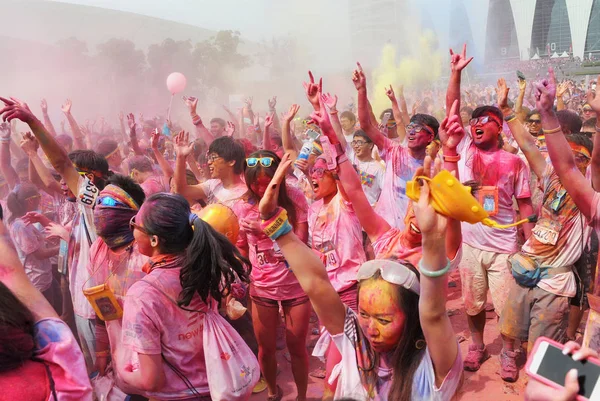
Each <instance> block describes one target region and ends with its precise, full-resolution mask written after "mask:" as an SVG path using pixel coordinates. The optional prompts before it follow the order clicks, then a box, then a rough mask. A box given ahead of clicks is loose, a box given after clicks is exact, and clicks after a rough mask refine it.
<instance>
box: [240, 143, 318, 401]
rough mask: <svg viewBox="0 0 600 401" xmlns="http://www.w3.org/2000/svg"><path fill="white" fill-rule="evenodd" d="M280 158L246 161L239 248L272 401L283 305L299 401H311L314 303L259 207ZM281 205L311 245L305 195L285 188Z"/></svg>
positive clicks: (263, 154) (265, 154) (266, 155)
mask: <svg viewBox="0 0 600 401" xmlns="http://www.w3.org/2000/svg"><path fill="white" fill-rule="evenodd" d="M279 162H280V159H279V157H278V156H277V155H276V154H275V153H273V152H271V151H268V150H259V151H257V152H254V153H252V154H251V155H250V156H249V157H248V158H247V159H246V172H245V182H246V185H247V186H248V193H247V194H246V196H245V197H244V199H243V200H240V201H238V202H237V203H236V204H235V205H234V207H233V211H234V212H235V214H236V215H237V216H238V218H239V219H240V233H239V237H238V241H237V247H238V248H239V249H240V251H241V253H242V255H244V256H247V257H249V259H250V262H251V263H252V272H251V275H250V278H251V285H250V299H251V301H252V307H251V310H252V321H253V326H254V332H255V334H256V339H257V340H258V360H259V363H260V366H261V371H262V373H263V376H264V378H265V379H266V382H267V385H268V390H269V392H268V400H269V401H271V400H275V401H278V400H280V399H281V395H282V391H281V388H280V387H279V386H278V385H277V359H276V355H275V354H276V338H277V335H276V334H277V330H276V328H277V325H278V321H279V319H280V317H279V304H281V309H282V310H283V315H284V322H285V330H286V333H287V334H286V336H285V340H286V343H287V347H288V350H289V352H290V357H291V363H292V372H293V375H294V381H295V383H296V387H297V390H298V398H297V399H298V400H299V401H304V400H306V390H307V385H308V353H307V351H306V336H307V334H308V324H309V319H310V313H311V306H310V303H309V302H308V297H307V296H306V294H304V291H302V287H300V284H298V280H296V278H295V277H294V273H293V271H292V270H290V268H289V266H288V264H287V262H286V261H285V258H284V257H283V255H282V254H281V252H280V251H279V249H278V248H277V246H276V245H275V243H274V242H273V241H271V240H270V239H269V237H267V236H266V235H265V234H264V233H263V232H262V230H261V229H260V216H259V213H258V202H259V201H260V199H261V197H262V196H263V195H264V192H265V191H266V188H267V185H268V184H269V182H271V179H272V178H273V177H274V175H275V171H276V170H277V167H278V166H279ZM279 199H280V203H281V204H282V206H283V207H284V208H285V209H286V211H287V213H288V216H289V218H290V221H291V222H292V224H293V225H294V227H295V232H296V234H297V235H298V236H299V237H300V238H301V239H302V240H303V241H304V242H306V241H307V240H308V223H307V211H308V204H307V202H306V198H305V197H304V194H303V193H302V191H300V190H299V189H297V188H295V187H293V186H291V185H286V186H281V187H280V194H279Z"/></svg>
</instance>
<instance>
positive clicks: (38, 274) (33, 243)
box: [9, 218, 52, 292]
mask: <svg viewBox="0 0 600 401" xmlns="http://www.w3.org/2000/svg"><path fill="white" fill-rule="evenodd" d="M9 231H10V235H11V237H12V240H13V242H14V244H15V248H16V250H17V254H18V255H19V259H20V260H21V263H23V266H24V267H25V273H27V277H28V278H29V281H31V284H33V286H34V287H35V288H37V289H38V291H40V292H44V291H46V290H47V289H48V288H50V286H51V285H52V264H51V262H50V258H45V259H38V258H36V257H35V255H33V253H34V252H36V251H37V250H39V249H42V248H43V247H44V243H45V242H46V239H45V238H44V235H43V234H42V232H41V231H40V230H38V229H37V227H35V225H34V224H29V225H28V224H25V222H24V221H23V220H22V219H21V218H18V219H15V220H14V221H13V222H12V223H11V224H10V227H9Z"/></svg>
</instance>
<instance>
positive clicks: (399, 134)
mask: <svg viewBox="0 0 600 401" xmlns="http://www.w3.org/2000/svg"><path fill="white" fill-rule="evenodd" d="M400 91H402V89H401V90H400ZM385 94H386V96H387V97H388V99H390V102H392V113H393V119H394V121H395V122H396V126H395V127H394V128H395V130H396V135H394V136H395V137H396V139H395V140H396V141H398V142H400V143H403V142H404V139H405V138H406V125H408V124H406V123H405V120H404V117H403V116H404V115H405V114H404V113H403V112H402V110H400V105H399V104H398V99H397V98H396V94H395V93H394V88H393V87H392V85H390V88H389V89H387V88H386V90H385ZM404 107H405V108H406V101H404ZM406 114H408V112H407V113H406ZM409 120H410V119H406V121H409Z"/></svg>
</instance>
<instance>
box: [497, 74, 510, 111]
mask: <svg viewBox="0 0 600 401" xmlns="http://www.w3.org/2000/svg"><path fill="white" fill-rule="evenodd" d="M497 84H498V86H497V88H496V100H497V102H498V108H499V109H500V110H502V111H504V110H506V109H510V106H509V105H508V91H510V88H509V87H508V86H507V85H506V80H505V79H504V78H500V79H498V83H497Z"/></svg>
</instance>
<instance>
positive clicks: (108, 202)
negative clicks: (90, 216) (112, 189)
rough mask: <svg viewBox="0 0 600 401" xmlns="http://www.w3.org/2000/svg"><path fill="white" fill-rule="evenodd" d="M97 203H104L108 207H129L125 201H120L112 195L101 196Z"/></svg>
mask: <svg viewBox="0 0 600 401" xmlns="http://www.w3.org/2000/svg"><path fill="white" fill-rule="evenodd" d="M96 205H102V206H108V207H115V206H123V207H128V206H127V205H125V204H124V203H123V202H119V201H118V200H116V199H115V198H113V197H112V196H103V197H99V198H98V200H97V201H96Z"/></svg>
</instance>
